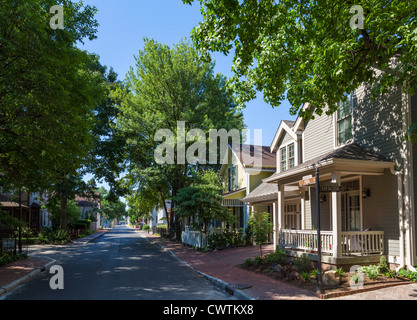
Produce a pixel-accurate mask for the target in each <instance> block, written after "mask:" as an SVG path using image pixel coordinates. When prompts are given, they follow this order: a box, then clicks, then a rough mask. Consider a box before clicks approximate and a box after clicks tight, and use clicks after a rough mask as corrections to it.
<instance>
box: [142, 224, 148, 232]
mask: <svg viewBox="0 0 417 320" xmlns="http://www.w3.org/2000/svg"><path fill="white" fill-rule="evenodd" d="M149 229H150V227H149V226H148V225H147V224H146V223H144V224H143V226H142V230H145V231H146V230H149Z"/></svg>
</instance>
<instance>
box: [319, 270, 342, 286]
mask: <svg viewBox="0 0 417 320" xmlns="http://www.w3.org/2000/svg"><path fill="white" fill-rule="evenodd" d="M340 280H341V279H340V276H339V274H338V273H337V271H335V270H331V271H326V272H325V273H324V274H323V284H324V285H326V286H330V287H331V286H337V285H338V284H340Z"/></svg>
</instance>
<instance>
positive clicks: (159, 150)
mask: <svg viewBox="0 0 417 320" xmlns="http://www.w3.org/2000/svg"><path fill="white" fill-rule="evenodd" d="M241 137H244V138H246V139H247V140H248V141H251V139H250V131H249V130H243V131H242V132H240V131H239V130H237V129H231V130H229V131H227V130H226V129H210V130H209V132H208V137H207V135H206V133H205V132H204V131H203V130H202V129H198V128H193V129H191V130H189V131H188V132H186V129H185V122H184V121H177V128H176V133H174V132H172V130H170V129H160V130H158V131H156V133H155V136H154V141H155V142H161V143H160V144H159V145H158V146H157V147H156V149H155V152H154V159H155V162H156V163H157V164H186V163H188V164H195V163H197V162H198V163H199V164H218V163H220V164H227V163H228V157H227V149H228V147H229V140H230V139H231V141H232V144H234V145H236V146H239V148H238V149H234V150H233V151H234V152H235V154H236V156H237V157H238V159H241V160H242V162H243V163H244V164H245V166H248V167H253V169H254V172H253V174H256V171H257V170H259V171H260V168H261V167H262V130H261V129H256V130H254V139H253V140H254V145H252V146H250V145H248V144H242V145H241V144H240V141H241ZM207 141H208V143H207ZM218 141H219V142H220V143H218ZM187 143H188V147H187V148H186V144H187ZM207 144H208V152H207ZM219 150H220V158H218V157H219V152H218V151H219ZM207 155H208V158H207Z"/></svg>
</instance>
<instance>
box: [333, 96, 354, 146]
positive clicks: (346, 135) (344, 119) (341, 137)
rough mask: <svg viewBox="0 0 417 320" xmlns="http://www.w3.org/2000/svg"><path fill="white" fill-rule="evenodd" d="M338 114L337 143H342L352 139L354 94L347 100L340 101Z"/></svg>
mask: <svg viewBox="0 0 417 320" xmlns="http://www.w3.org/2000/svg"><path fill="white" fill-rule="evenodd" d="M336 116H337V120H336V123H337V125H336V130H337V135H336V137H337V145H341V144H345V143H346V142H347V141H349V140H350V139H352V96H351V95H350V94H349V95H348V99H347V100H346V101H343V102H340V103H339V107H338V109H337V115H336Z"/></svg>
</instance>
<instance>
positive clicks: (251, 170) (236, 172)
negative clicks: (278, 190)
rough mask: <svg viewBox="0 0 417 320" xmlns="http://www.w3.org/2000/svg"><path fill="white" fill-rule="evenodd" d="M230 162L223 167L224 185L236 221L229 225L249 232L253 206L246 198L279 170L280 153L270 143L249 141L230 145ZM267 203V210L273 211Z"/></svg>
mask: <svg viewBox="0 0 417 320" xmlns="http://www.w3.org/2000/svg"><path fill="white" fill-rule="evenodd" d="M226 156H227V161H225V162H226V163H225V164H223V165H222V167H221V169H220V172H219V174H220V177H221V178H222V181H223V184H224V188H225V189H226V190H227V191H226V192H225V193H224V194H223V203H222V204H223V205H224V206H226V207H227V208H228V209H229V210H230V211H231V212H232V213H233V215H234V217H235V220H234V222H233V224H232V225H230V226H229V227H231V228H233V229H240V228H242V230H243V231H244V232H245V229H246V227H247V223H248V220H249V216H250V208H249V207H248V206H247V205H246V204H245V203H244V202H243V201H242V199H243V198H245V197H246V196H247V195H249V193H250V192H252V191H253V190H254V189H255V188H256V187H258V186H259V185H260V184H261V183H262V179H265V178H267V177H269V176H271V175H272V174H273V173H275V171H276V153H275V152H274V151H272V152H271V151H270V148H269V146H254V145H248V144H233V143H232V144H230V145H229V148H228V152H227V155H226ZM271 210H272V209H271V208H270V207H268V206H266V207H265V208H263V211H267V212H271Z"/></svg>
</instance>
